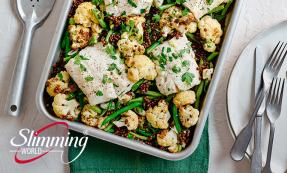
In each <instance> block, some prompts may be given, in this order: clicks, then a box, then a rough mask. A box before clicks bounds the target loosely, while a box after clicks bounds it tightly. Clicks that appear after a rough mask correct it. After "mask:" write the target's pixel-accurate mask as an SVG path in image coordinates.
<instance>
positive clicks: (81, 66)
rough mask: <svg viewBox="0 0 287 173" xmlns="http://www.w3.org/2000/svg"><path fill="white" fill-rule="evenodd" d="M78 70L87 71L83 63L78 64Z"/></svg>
mask: <svg viewBox="0 0 287 173" xmlns="http://www.w3.org/2000/svg"><path fill="white" fill-rule="evenodd" d="M80 70H81V72H84V71H87V68H86V67H85V66H84V65H83V64H80Z"/></svg>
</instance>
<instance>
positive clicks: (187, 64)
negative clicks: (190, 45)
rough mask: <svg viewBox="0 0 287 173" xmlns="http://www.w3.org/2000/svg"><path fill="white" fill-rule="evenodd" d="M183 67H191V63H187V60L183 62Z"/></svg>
mask: <svg viewBox="0 0 287 173" xmlns="http://www.w3.org/2000/svg"><path fill="white" fill-rule="evenodd" d="M181 65H182V66H183V67H188V66H189V65H190V62H189V61H187V60H184V61H182V63H181Z"/></svg>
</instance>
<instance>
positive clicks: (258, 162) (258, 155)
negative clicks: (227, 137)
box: [251, 46, 265, 173]
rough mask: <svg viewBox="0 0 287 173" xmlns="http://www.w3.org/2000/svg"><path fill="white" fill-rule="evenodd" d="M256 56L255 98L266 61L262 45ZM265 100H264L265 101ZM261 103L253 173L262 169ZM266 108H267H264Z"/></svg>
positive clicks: (252, 159)
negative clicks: (264, 60) (263, 58)
mask: <svg viewBox="0 0 287 173" xmlns="http://www.w3.org/2000/svg"><path fill="white" fill-rule="evenodd" d="M254 58H255V70H254V72H255V73H254V98H256V96H257V95H258V91H259V89H260V87H261V85H262V84H261V81H262V79H261V76H262V70H263V68H264V63H263V60H262V54H261V51H260V47H259V46H257V47H256V48H255V51H254ZM263 102H264V101H263ZM262 105H265V104H264V103H263V104H261V106H260V108H261V110H260V109H259V111H261V112H259V111H258V113H257V116H256V119H255V129H254V150H253V154H252V158H251V173H261V171H262V152H261V129H262V115H263V113H264V111H263V113H262V110H263V109H264V108H263V106H262ZM264 110H265V109H264Z"/></svg>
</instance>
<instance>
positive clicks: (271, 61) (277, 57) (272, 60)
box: [270, 42, 286, 66]
mask: <svg viewBox="0 0 287 173" xmlns="http://www.w3.org/2000/svg"><path fill="white" fill-rule="evenodd" d="M283 45H284V42H281V45H280V47H279V49H278V50H277V51H276V53H275V56H273V57H272V59H271V60H270V66H272V65H274V63H275V62H277V61H278V59H279V58H280V56H281V54H282V52H283V50H284V49H285V47H283ZM285 46H286V45H285ZM282 48H283V49H282Z"/></svg>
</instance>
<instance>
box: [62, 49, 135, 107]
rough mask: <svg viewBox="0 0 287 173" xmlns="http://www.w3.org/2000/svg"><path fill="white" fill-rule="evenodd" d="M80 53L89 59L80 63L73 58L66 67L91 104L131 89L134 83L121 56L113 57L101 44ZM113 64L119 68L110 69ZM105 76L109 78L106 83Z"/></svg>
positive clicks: (109, 98) (107, 99)
mask: <svg viewBox="0 0 287 173" xmlns="http://www.w3.org/2000/svg"><path fill="white" fill-rule="evenodd" d="M79 55H82V56H83V57H84V58H87V59H88V60H85V59H84V60H81V61H80V64H81V65H80V64H79V63H77V61H76V60H75V58H73V59H71V60H70V61H69V62H68V63H67V64H66V66H65V67H66V70H67V72H68V73H69V74H70V76H71V77H72V78H73V80H74V81H75V82H76V84H77V85H78V86H79V88H80V89H81V90H82V91H83V93H84V94H85V95H86V96H87V98H88V100H89V103H90V104H91V105H97V104H100V103H105V102H107V101H109V100H111V99H115V98H117V97H118V96H120V95H121V94H125V93H126V92H128V91H130V89H131V87H132V85H133V83H132V82H130V81H129V80H128V78H127V74H126V66H125V64H123V63H122V61H121V60H120V58H119V56H117V59H115V60H114V59H112V58H111V57H110V55H109V54H107V53H106V52H105V48H103V46H101V45H100V44H98V45H96V46H95V47H87V48H85V49H83V50H82V51H80V53H79ZM111 64H115V65H116V67H117V69H118V70H117V69H115V70H112V71H111V70H108V68H109V67H110V65H111ZM83 68H84V70H83ZM118 72H120V73H118ZM104 78H105V79H108V80H107V81H106V82H105V83H104V82H103V81H104V80H103V79H104ZM87 79H89V80H87ZM91 79H92V80H91Z"/></svg>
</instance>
